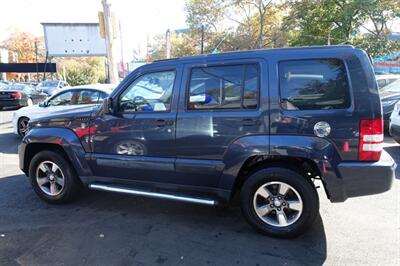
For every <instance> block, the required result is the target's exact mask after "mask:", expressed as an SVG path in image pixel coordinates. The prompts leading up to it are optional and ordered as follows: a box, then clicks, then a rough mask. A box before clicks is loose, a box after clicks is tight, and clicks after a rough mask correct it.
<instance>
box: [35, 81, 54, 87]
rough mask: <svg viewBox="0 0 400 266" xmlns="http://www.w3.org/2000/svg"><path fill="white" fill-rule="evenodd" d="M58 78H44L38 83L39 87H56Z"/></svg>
mask: <svg viewBox="0 0 400 266" xmlns="http://www.w3.org/2000/svg"><path fill="white" fill-rule="evenodd" d="M57 86H58V80H45V81H43V82H42V83H40V84H39V87H57Z"/></svg>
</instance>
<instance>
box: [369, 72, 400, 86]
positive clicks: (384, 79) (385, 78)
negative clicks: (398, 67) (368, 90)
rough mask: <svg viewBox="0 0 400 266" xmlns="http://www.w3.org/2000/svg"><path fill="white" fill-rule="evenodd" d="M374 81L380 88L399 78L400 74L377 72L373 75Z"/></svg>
mask: <svg viewBox="0 0 400 266" xmlns="http://www.w3.org/2000/svg"><path fill="white" fill-rule="evenodd" d="M375 78H376V82H377V83H378V88H379V89H382V88H383V87H385V86H387V85H389V84H390V83H392V82H394V81H396V80H398V79H400V75H398V74H397V75H396V74H378V75H375Z"/></svg>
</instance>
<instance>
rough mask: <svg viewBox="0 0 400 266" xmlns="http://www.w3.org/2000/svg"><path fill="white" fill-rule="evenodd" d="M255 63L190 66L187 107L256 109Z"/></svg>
mask: <svg viewBox="0 0 400 266" xmlns="http://www.w3.org/2000/svg"><path fill="white" fill-rule="evenodd" d="M257 97H258V68H257V66H256V65H235V66H214V67H198V68H193V69H192V72H191V76H190V84H189V102H188V109H189V110H199V109H240V108H242V107H243V108H248V109H255V108H257V102H258V99H257Z"/></svg>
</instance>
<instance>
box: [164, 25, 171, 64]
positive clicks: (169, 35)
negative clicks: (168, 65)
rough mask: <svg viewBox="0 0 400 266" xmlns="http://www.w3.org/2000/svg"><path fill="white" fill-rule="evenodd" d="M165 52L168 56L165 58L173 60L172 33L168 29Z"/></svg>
mask: <svg viewBox="0 0 400 266" xmlns="http://www.w3.org/2000/svg"><path fill="white" fill-rule="evenodd" d="M165 48H166V49H165V50H166V54H165V57H166V58H167V59H170V58H171V31H170V30H169V29H168V30H167V32H166V33H165Z"/></svg>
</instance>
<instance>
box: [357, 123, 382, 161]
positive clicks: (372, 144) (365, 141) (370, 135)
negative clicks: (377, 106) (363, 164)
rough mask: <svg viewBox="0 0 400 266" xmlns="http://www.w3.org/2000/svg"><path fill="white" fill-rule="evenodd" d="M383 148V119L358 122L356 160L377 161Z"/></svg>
mask: <svg viewBox="0 0 400 266" xmlns="http://www.w3.org/2000/svg"><path fill="white" fill-rule="evenodd" d="M382 146H383V119H382V118H378V119H370V120H361V121H360V144H359V148H358V160H360V161H379V159H380V158H381V153H382Z"/></svg>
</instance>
